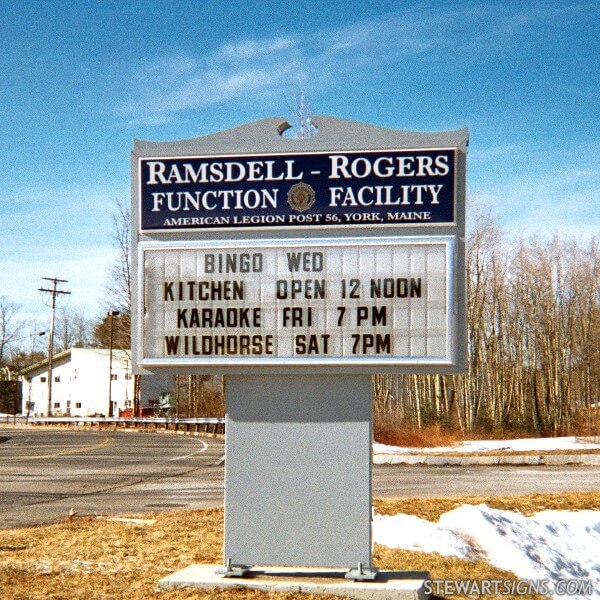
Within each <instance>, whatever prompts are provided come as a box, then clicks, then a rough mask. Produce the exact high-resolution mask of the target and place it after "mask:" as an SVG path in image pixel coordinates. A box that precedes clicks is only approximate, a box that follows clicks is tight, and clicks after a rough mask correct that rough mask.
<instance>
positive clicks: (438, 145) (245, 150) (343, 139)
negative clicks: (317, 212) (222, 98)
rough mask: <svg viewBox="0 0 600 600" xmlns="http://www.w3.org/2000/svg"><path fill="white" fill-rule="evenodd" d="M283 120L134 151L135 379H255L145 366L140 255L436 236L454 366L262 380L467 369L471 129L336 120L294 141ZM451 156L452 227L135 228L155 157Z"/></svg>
mask: <svg viewBox="0 0 600 600" xmlns="http://www.w3.org/2000/svg"><path fill="white" fill-rule="evenodd" d="M283 121H284V119H283V118H268V119H262V120H260V121H255V122H253V123H249V124H246V125H242V126H240V127H236V128H234V129H230V130H228V131H223V132H219V133H216V134H211V135H207V136H203V137H198V138H192V139H188V140H180V141H175V142H145V141H140V140H136V141H135V143H134V149H133V151H132V160H131V185H132V188H131V198H132V273H133V281H132V303H133V306H135V307H139V308H138V309H137V311H136V312H137V313H138V314H137V317H138V318H133V319H132V355H133V362H134V363H135V364H136V365H137V366H138V370H139V372H140V373H151V372H154V371H155V370H163V371H164V370H165V369H166V370H169V371H172V372H180V373H197V374H205V373H227V374H248V375H250V374H253V373H254V372H255V369H256V366H255V365H251V364H247V363H242V362H241V361H230V362H228V363H227V364H225V363H222V362H220V363H216V362H214V363H213V364H210V362H209V361H206V362H204V363H203V364H197V365H191V364H185V365H181V364H180V365H178V364H176V363H172V364H167V363H166V362H165V363H163V364H162V365H158V364H154V365H150V364H147V366H145V365H144V360H143V353H142V335H143V327H142V318H143V310H142V308H143V307H142V298H141V294H142V285H143V264H141V263H140V256H139V252H138V248H141V247H144V246H151V245H152V244H154V243H156V244H157V245H165V246H167V245H172V246H178V245H185V243H190V244H194V243H197V242H199V241H201V242H202V243H203V244H207V245H209V244H210V243H211V242H215V243H216V242H222V241H230V242H233V243H245V244H247V245H251V244H252V243H253V242H254V243H258V242H260V241H267V240H307V241H310V240H324V239H325V238H324V235H325V233H326V235H327V239H333V240H338V239H345V238H348V237H352V238H364V239H365V240H377V239H379V238H382V237H386V238H393V237H398V238H406V237H409V236H410V237H411V238H421V239H426V238H430V239H434V240H435V239H439V238H440V237H446V238H453V240H454V243H453V252H454V256H453V257H452V261H451V263H452V267H453V270H452V273H451V280H452V281H451V284H452V285H451V288H449V295H450V296H451V297H452V298H453V304H452V314H451V315H450V321H451V327H450V329H449V331H448V334H449V336H450V342H451V344H452V348H451V355H452V357H453V360H452V362H451V364H439V363H437V364H427V362H425V363H421V364H420V363H418V362H416V363H415V362H414V361H406V362H405V363H403V364H402V363H398V362H395V363H393V364H386V362H385V361H375V362H374V361H372V360H369V359H368V358H367V359H366V360H362V361H361V362H360V363H353V364H341V365H340V364H327V361H323V363H318V362H317V361H308V362H306V363H304V364H299V363H294V364H275V363H274V362H271V363H270V364H265V365H262V366H261V367H260V368H261V372H262V373H264V374H284V373H287V374H302V373H306V369H307V368H310V370H311V372H312V373H323V374H327V373H329V374H344V373H345V374H358V373H363V374H370V373H373V372H374V371H377V372H379V373H440V374H452V373H461V372H464V370H465V369H466V348H467V340H466V283H465V277H464V272H465V192H466V190H465V185H466V184H465V179H466V147H467V144H468V130H467V129H459V130H456V131H448V132H441V133H418V132H412V131H396V130H392V129H385V128H382V127H375V126H372V125H367V124H364V123H358V122H354V121H348V120H345V119H337V118H333V117H326V116H318V117H314V119H313V122H314V123H315V124H316V125H317V126H318V128H319V133H318V135H316V136H313V137H309V138H304V139H293V138H286V137H283V136H281V135H280V134H279V131H280V129H278V127H279V126H280V125H281V123H282V122H283ZM442 148H443V149H454V150H455V151H456V164H455V169H456V178H455V209H454V214H455V221H454V223H452V224H443V225H434V224H422V223H420V224H402V225H397V226H394V225H393V224H390V225H387V224H386V225H385V227H369V225H368V224H364V223H361V224H357V225H356V226H348V225H346V226H344V227H338V228H335V227H327V229H326V231H325V230H324V229H323V228H320V227H315V228H286V229H282V228H261V229H253V230H252V231H248V230H247V229H242V230H232V229H227V230H218V229H216V230H215V229H207V230H206V231H204V230H202V231H197V230H195V231H181V230H176V231H169V230H166V231H146V232H142V231H141V228H140V203H139V164H140V159H142V158H159V157H164V158H167V157H186V156H223V155H244V154H252V155H257V154H264V155H269V154H285V153H299V152H324V151H339V152H343V151H348V152H351V151H361V150H386V149H387V150H397V149H401V150H427V149H442ZM146 362H147V361H146Z"/></svg>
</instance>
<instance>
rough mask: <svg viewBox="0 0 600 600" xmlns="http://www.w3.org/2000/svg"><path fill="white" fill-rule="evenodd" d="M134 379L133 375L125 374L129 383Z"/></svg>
mask: <svg viewBox="0 0 600 600" xmlns="http://www.w3.org/2000/svg"><path fill="white" fill-rule="evenodd" d="M132 378H133V374H132V373H125V379H127V381H129V380H130V379H132Z"/></svg>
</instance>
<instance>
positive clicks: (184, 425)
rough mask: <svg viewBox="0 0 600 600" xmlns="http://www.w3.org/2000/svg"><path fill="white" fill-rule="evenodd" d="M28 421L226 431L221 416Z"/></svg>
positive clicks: (34, 422)
mask: <svg viewBox="0 0 600 600" xmlns="http://www.w3.org/2000/svg"><path fill="white" fill-rule="evenodd" d="M27 423H29V424H30V425H79V426H85V425H89V426H90V427H94V426H97V427H98V428H102V427H103V426H107V427H108V426H113V427H124V428H141V429H148V427H151V426H154V429H166V430H174V431H179V430H181V431H196V432H200V431H201V430H203V431H204V432H205V433H224V432H225V419H223V418H220V417H201V418H190V417H179V418H169V417H29V419H28V420H27Z"/></svg>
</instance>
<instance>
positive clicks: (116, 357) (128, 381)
mask: <svg viewBox="0 0 600 600" xmlns="http://www.w3.org/2000/svg"><path fill="white" fill-rule="evenodd" d="M112 354H113V356H112V369H110V371H109V368H110V364H109V362H110V361H109V350H105V349H100V348H71V349H70V350H66V351H65V352H61V353H60V354H57V355H55V356H54V358H53V361H52V379H53V381H52V415H53V416H56V417H58V416H73V417H88V416H93V415H103V416H106V415H107V413H108V397H109V373H112V375H111V380H110V385H111V389H110V397H111V401H112V415H113V416H119V411H121V410H127V409H129V410H130V409H132V408H133V397H134V378H133V374H132V370H131V354H130V352H129V351H127V350H113V353H112ZM21 377H22V380H23V392H22V412H23V414H26V413H29V414H30V415H32V416H43V415H45V414H46V407H47V399H48V361H47V360H45V361H42V362H39V363H36V364H35V365H31V366H30V367H28V368H26V369H23V370H22V371H21ZM144 379H146V377H143V378H142V382H141V383H142V386H141V387H142V389H141V393H140V405H141V406H153V405H155V403H158V402H157V401H158V400H159V399H160V396H161V394H162V393H167V392H169V391H170V388H171V381H172V380H171V378H170V377H168V376H167V377H149V378H148V381H144ZM150 380H152V381H150Z"/></svg>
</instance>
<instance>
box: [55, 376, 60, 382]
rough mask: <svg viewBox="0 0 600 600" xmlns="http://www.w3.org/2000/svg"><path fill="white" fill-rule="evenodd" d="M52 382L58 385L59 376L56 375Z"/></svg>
mask: <svg viewBox="0 0 600 600" xmlns="http://www.w3.org/2000/svg"><path fill="white" fill-rule="evenodd" d="M54 381H55V382H56V383H58V382H59V381H60V375H57V376H56V377H55V378H54Z"/></svg>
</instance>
